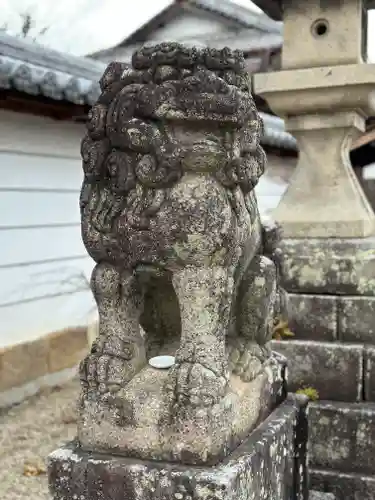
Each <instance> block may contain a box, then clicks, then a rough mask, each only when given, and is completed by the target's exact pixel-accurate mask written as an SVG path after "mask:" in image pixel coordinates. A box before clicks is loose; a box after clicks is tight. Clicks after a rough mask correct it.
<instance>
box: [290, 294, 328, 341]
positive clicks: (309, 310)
mask: <svg viewBox="0 0 375 500" xmlns="http://www.w3.org/2000/svg"><path fill="white" fill-rule="evenodd" d="M287 304H288V322H289V327H290V329H291V331H292V332H293V333H294V334H295V337H296V339H309V340H322V341H329V340H336V337H337V298H336V297H334V296H329V295H306V294H296V293H289V294H288V302H287Z"/></svg>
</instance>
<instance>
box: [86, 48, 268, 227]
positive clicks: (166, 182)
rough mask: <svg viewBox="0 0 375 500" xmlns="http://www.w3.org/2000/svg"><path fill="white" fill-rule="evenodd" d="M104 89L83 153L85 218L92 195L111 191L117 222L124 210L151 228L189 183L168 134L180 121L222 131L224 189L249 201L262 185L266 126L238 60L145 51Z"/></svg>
mask: <svg viewBox="0 0 375 500" xmlns="http://www.w3.org/2000/svg"><path fill="white" fill-rule="evenodd" d="M100 87H101V91H102V93H101V95H100V97H99V99H98V101H97V103H96V104H95V105H94V106H93V107H92V109H91V111H90V113H89V117H88V124H87V135H86V136H85V137H84V139H83V141H82V147H81V154H82V158H83V170H84V176H85V179H84V183H83V188H82V193H81V209H82V210H84V209H85V206H86V204H87V202H88V199H89V198H90V196H91V197H92V193H93V190H95V189H96V190H105V191H106V193H107V194H110V195H111V199H112V201H113V203H112V206H111V207H110V208H109V207H108V210H110V211H111V212H112V213H111V219H112V220H113V219H114V218H116V216H118V215H119V214H120V213H121V212H122V211H123V210H126V213H127V216H128V219H129V221H130V223H131V225H132V226H133V227H138V228H147V227H148V222H149V218H150V217H151V216H152V215H153V214H155V213H157V212H158V210H159V209H160V207H161V205H162V204H163V202H164V200H165V199H166V196H167V195H168V188H169V187H171V186H173V185H174V184H176V183H177V182H178V181H179V179H180V178H181V177H182V175H183V166H182V161H183V158H184V150H183V148H182V147H181V146H180V145H179V143H178V141H176V140H175V139H174V138H173V136H172V135H171V134H170V133H168V123H172V122H173V123H178V122H179V121H182V120H183V121H184V122H185V123H186V121H188V122H189V121H190V122H192V123H196V124H197V123H198V124H199V122H203V123H204V122H216V123H217V124H219V127H220V129H221V130H222V146H223V147H224V148H225V150H226V151H227V152H228V155H227V161H226V163H225V165H221V166H220V167H218V169H217V170H216V171H215V172H213V173H212V175H214V176H215V177H216V179H217V180H218V181H219V182H220V183H221V184H222V185H223V186H225V187H226V188H227V189H229V190H233V189H235V188H236V187H238V186H239V187H240V189H241V191H242V192H243V194H247V193H248V192H249V191H251V190H252V189H253V188H254V186H255V185H256V183H257V182H258V179H259V177H260V176H261V175H262V173H263V170H264V163H265V156H264V152H263V150H262V148H261V147H260V144H259V141H260V137H261V135H262V133H263V123H262V121H261V119H260V118H259V117H258V115H257V113H256V108H255V104H254V102H253V99H252V97H251V94H250V82H249V78H248V75H247V73H246V71H245V68H244V59H243V56H242V54H241V53H240V52H237V51H231V50H229V49H226V48H225V49H223V50H220V51H219V50H212V49H203V50H199V49H196V48H186V47H184V46H182V45H179V44H175V43H165V44H160V45H157V46H153V47H145V48H142V49H141V50H139V51H137V52H136V53H135V54H134V55H133V58H132V67H131V68H129V67H128V66H127V65H125V64H121V63H117V62H113V63H111V64H110V65H109V66H108V67H107V69H106V71H105V73H104V75H103V77H102V78H101V80H100ZM99 198H100V196H99V195H98V196H97V199H98V200H99ZM101 210H103V207H101ZM104 226H105V224H104ZM101 230H102V231H103V230H104V228H103V226H102V228H101Z"/></svg>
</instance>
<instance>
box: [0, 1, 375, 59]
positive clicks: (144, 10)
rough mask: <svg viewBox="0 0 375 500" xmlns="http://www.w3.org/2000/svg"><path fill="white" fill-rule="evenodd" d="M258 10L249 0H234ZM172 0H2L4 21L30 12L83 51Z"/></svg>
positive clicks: (59, 42) (56, 42)
mask: <svg viewBox="0 0 375 500" xmlns="http://www.w3.org/2000/svg"><path fill="white" fill-rule="evenodd" d="M233 1H235V3H238V4H240V5H243V6H247V7H250V8H253V9H254V10H258V9H257V7H255V6H254V5H253V4H252V3H251V1H250V0H233ZM169 3H170V2H169V0H60V1H58V0H0V12H1V22H2V23H3V22H7V24H8V26H9V29H10V31H11V32H13V33H16V32H17V31H18V30H19V28H20V18H19V15H18V13H20V12H30V13H31V14H32V15H33V17H34V19H35V21H36V26H35V30H34V32H35V31H38V30H40V29H42V28H44V27H45V26H50V29H49V30H48V32H47V33H46V35H45V36H43V38H42V39H41V40H40V41H41V42H43V43H44V44H46V45H48V46H49V47H51V48H54V49H57V50H61V51H63V52H69V53H71V54H75V55H84V54H87V53H90V52H94V51H96V50H100V49H103V48H107V47H110V46H112V45H114V44H116V43H117V42H119V41H121V40H122V39H123V38H125V37H126V36H127V35H128V34H130V33H131V32H132V31H134V30H135V29H137V28H138V27H139V26H140V25H142V24H143V23H144V22H146V21H147V20H148V19H150V18H152V17H153V16H154V15H155V14H156V13H158V12H159V11H160V10H161V9H163V8H164V7H165V6H166V5H168V4H169ZM372 26H374V28H375V10H374V11H370V13H369V36H368V40H369V58H370V60H371V61H374V62H375V29H373V28H372ZM373 41H374V43H373Z"/></svg>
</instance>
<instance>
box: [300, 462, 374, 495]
mask: <svg viewBox="0 0 375 500" xmlns="http://www.w3.org/2000/svg"><path fill="white" fill-rule="evenodd" d="M310 484H311V487H312V488H314V490H317V491H325V492H329V493H333V494H334V496H335V500H374V498H375V477H373V476H372V477H371V476H366V475H363V474H346V473H344V472H337V471H331V470H324V469H311V470H310Z"/></svg>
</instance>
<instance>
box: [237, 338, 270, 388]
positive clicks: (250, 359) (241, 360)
mask: <svg viewBox="0 0 375 500" xmlns="http://www.w3.org/2000/svg"><path fill="white" fill-rule="evenodd" d="M268 356H269V349H268V348H267V347H265V346H259V345H258V344H256V343H254V342H240V341H239V342H237V344H234V345H232V346H230V347H229V367H230V370H231V371H232V373H234V374H235V375H238V376H239V377H240V378H241V380H243V381H244V382H251V381H252V380H254V379H255V378H256V377H257V376H258V375H259V374H260V373H261V372H262V370H263V363H264V362H265V361H266V359H267V358H268Z"/></svg>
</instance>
